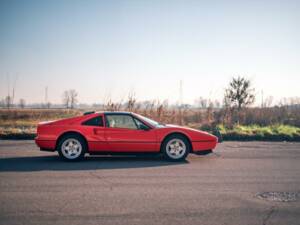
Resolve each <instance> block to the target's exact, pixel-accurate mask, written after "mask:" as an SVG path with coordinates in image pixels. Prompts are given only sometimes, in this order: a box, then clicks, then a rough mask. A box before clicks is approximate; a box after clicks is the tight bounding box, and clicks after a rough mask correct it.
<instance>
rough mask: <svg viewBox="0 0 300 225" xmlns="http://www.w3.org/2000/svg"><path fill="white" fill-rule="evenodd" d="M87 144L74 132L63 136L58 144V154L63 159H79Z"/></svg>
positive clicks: (82, 156)
mask: <svg viewBox="0 0 300 225" xmlns="http://www.w3.org/2000/svg"><path fill="white" fill-rule="evenodd" d="M86 149H87V146H86V143H85V141H84V140H83V138H82V137H81V136H79V135H76V134H69V135H66V136H65V137H63V138H62V139H61V140H60V142H59V144H58V154H59V156H60V158H62V159H63V160H65V161H79V160H82V159H83V158H84V154H85V152H86Z"/></svg>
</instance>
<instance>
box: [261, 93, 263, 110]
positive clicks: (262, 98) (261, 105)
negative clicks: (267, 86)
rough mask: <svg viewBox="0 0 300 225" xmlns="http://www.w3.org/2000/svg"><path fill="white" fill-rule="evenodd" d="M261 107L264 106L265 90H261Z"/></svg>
mask: <svg viewBox="0 0 300 225" xmlns="http://www.w3.org/2000/svg"><path fill="white" fill-rule="evenodd" d="M261 108H264V91H263V90H261Z"/></svg>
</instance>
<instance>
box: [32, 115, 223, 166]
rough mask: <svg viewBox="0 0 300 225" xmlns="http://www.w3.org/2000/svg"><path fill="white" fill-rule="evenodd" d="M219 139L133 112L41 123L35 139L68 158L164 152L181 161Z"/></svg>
mask: <svg viewBox="0 0 300 225" xmlns="http://www.w3.org/2000/svg"><path fill="white" fill-rule="evenodd" d="M217 141H218V139H217V137H215V136H214V135H211V134H208V133H206V132H203V131H199V130H195V129H191V128H186V127H181V126H175V125H165V124H160V123H158V122H156V121H153V120H151V119H149V118H146V117H144V116H141V115H138V114H135V113H130V112H89V113H85V114H84V115H82V116H78V117H74V118H69V119H62V120H58V121H50V122H42V123H39V124H38V127H37V137H36V139H35V142H36V144H37V145H38V146H39V147H40V149H41V150H44V151H55V150H57V151H58V153H59V156H60V157H61V158H62V159H64V160H67V161H76V160H81V159H83V158H84V155H85V153H89V154H91V155H92V154H114V153H115V154H120V153H161V154H163V155H164V157H165V158H167V159H168V160H171V161H180V160H184V159H185V158H186V157H187V155H188V154H189V153H201V152H202V153H203V152H208V151H211V150H212V149H213V148H215V146H216V143H217Z"/></svg>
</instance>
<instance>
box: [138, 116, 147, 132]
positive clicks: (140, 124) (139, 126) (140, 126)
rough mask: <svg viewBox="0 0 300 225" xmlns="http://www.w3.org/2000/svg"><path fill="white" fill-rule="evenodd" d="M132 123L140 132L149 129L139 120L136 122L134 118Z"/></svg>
mask: <svg viewBox="0 0 300 225" xmlns="http://www.w3.org/2000/svg"><path fill="white" fill-rule="evenodd" d="M134 121H135V123H136V125H137V127H138V129H141V130H144V129H145V128H146V129H149V127H148V126H147V125H146V124H144V123H143V122H142V121H140V120H138V119H136V118H134Z"/></svg>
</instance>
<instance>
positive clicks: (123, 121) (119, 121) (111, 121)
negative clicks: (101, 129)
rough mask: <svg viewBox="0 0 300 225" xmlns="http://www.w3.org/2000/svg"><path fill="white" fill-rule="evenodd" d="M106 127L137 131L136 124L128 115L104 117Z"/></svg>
mask: <svg viewBox="0 0 300 225" xmlns="http://www.w3.org/2000/svg"><path fill="white" fill-rule="evenodd" d="M106 120H107V127H115V128H127V129H135V130H136V129H137V127H136V124H135V122H134V120H133V118H132V116H129V115H106Z"/></svg>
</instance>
